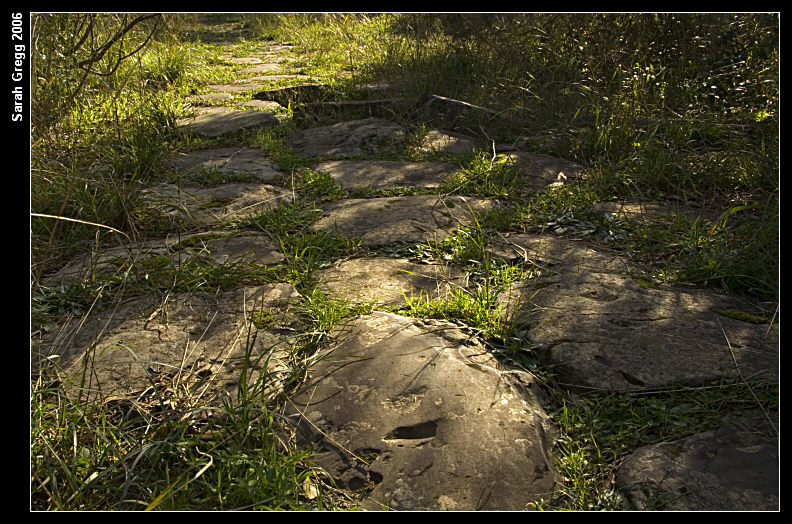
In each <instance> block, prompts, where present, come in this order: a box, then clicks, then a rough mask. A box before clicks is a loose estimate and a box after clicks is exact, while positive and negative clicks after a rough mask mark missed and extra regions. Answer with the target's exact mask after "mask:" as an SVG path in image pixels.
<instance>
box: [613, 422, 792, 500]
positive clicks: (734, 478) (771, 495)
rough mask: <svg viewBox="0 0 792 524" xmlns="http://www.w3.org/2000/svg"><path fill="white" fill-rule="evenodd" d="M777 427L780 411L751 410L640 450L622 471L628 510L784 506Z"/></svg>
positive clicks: (621, 487) (620, 480) (620, 484)
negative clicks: (716, 425)
mask: <svg viewBox="0 0 792 524" xmlns="http://www.w3.org/2000/svg"><path fill="white" fill-rule="evenodd" d="M773 419H776V420H775V421H773ZM771 422H772V424H771ZM773 426H775V428H774V427H773ZM777 427H778V424H777V413H776V414H774V415H773V416H771V418H770V420H768V418H767V417H766V416H765V414H764V413H761V412H759V413H757V412H751V411H745V412H739V413H733V414H730V415H728V416H727V417H726V418H725V420H724V424H723V426H721V427H720V428H718V429H716V430H713V431H707V432H705V433H699V434H697V435H693V436H691V437H688V438H684V439H681V440H678V441H674V442H663V443H660V444H654V445H651V446H645V447H642V448H640V449H638V450H636V451H635V452H633V453H631V454H630V455H628V456H627V458H626V459H625V460H624V462H623V463H622V465H621V466H620V468H619V470H618V472H617V474H616V486H617V487H618V488H619V490H620V491H621V493H622V494H623V495H624V498H625V503H624V509H626V510H630V511H779V510H780V509H781V507H780V503H781V501H780V485H779V462H778V459H779V456H778V452H779V447H778V433H777V431H776V429H777Z"/></svg>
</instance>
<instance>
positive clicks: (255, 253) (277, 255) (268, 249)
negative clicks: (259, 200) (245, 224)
mask: <svg viewBox="0 0 792 524" xmlns="http://www.w3.org/2000/svg"><path fill="white" fill-rule="evenodd" d="M174 247H179V248H181V247H186V248H189V249H190V251H191V252H192V253H193V254H194V256H198V257H206V258H208V259H209V260H211V261H212V262H214V263H215V264H226V263H230V262H236V261H240V260H244V261H246V262H250V263H254V264H261V265H271V264H278V263H280V262H282V261H283V259H284V256H283V253H281V252H280V251H279V250H278V249H276V247H275V245H274V244H273V243H272V241H271V240H270V239H269V237H268V236H267V235H265V234H263V233H255V232H242V233H229V232H222V231H217V232H214V231H213V232H210V233H196V234H193V235H187V236H184V237H182V238H181V239H180V241H179V242H178V244H176V245H175V246H174Z"/></svg>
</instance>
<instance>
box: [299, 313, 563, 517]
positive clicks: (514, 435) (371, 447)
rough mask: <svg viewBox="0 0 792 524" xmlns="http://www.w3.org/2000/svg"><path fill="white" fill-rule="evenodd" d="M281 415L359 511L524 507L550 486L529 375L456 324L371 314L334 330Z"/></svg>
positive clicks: (549, 434)
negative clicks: (328, 348)
mask: <svg viewBox="0 0 792 524" xmlns="http://www.w3.org/2000/svg"><path fill="white" fill-rule="evenodd" d="M331 335H332V337H333V340H334V341H335V342H334V345H333V348H334V349H333V350H332V352H331V353H329V354H328V355H326V356H325V357H324V358H322V359H321V360H320V361H319V362H317V363H316V364H314V365H313V366H312V367H311V369H310V371H309V372H310V377H311V378H310V380H309V382H308V383H307V384H306V386H305V387H304V388H303V389H302V391H301V392H300V393H299V394H298V395H296V396H295V397H294V398H293V399H292V401H291V405H290V407H289V408H288V414H290V415H291V416H292V417H293V418H294V419H295V420H296V421H297V422H296V424H297V426H298V428H299V430H300V431H299V433H300V435H301V436H302V438H303V439H304V440H305V441H310V442H314V443H316V444H317V446H318V447H319V448H320V449H321V450H322V451H323V453H322V454H321V455H320V456H319V457H318V461H319V464H320V465H321V466H323V467H324V468H325V469H326V470H327V471H328V472H329V473H330V474H331V475H332V476H333V477H334V478H335V479H336V480H337V482H338V483H339V484H340V486H341V487H343V488H346V489H350V490H353V491H358V492H359V493H361V496H362V497H363V501H362V503H361V505H362V507H363V508H364V509H370V510H380V509H383V508H384V507H388V508H391V509H395V510H440V509H446V510H474V509H485V510H524V509H526V508H527V505H528V504H529V503H530V502H533V501H536V500H538V499H539V498H540V497H545V498H547V497H548V496H549V494H550V493H551V491H552V490H553V486H554V483H555V479H554V468H553V459H552V457H551V455H550V450H551V449H552V446H553V443H554V438H555V437H554V431H553V429H552V427H551V425H550V424H549V423H548V419H547V417H546V415H545V413H544V411H543V410H542V408H541V406H540V404H539V401H538V398H537V395H538V386H537V383H536V382H535V381H534V379H533V377H532V376H530V375H529V374H527V373H524V372H518V371H515V370H510V369H505V368H503V367H502V366H501V365H500V364H499V363H498V362H496V361H495V359H494V358H493V357H492V355H490V354H489V353H488V352H487V351H486V349H485V348H484V347H483V346H482V345H481V344H480V343H479V342H477V340H476V339H474V338H471V337H470V336H469V335H467V334H466V333H464V332H462V331H460V330H459V329H457V328H456V327H455V326H454V325H453V324H451V323H448V322H442V321H421V320H418V319H414V318H406V317H400V316H397V315H394V314H391V313H384V312H378V313H373V314H371V315H367V316H364V317H360V318H359V319H357V320H355V321H354V322H353V323H351V324H350V325H349V326H347V327H346V328H344V329H339V330H335V331H334V332H333V333H332V334H331Z"/></svg>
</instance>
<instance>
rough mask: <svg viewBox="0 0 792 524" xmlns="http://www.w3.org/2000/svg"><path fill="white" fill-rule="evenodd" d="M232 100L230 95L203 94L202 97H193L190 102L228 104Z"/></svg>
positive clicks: (232, 96) (232, 97)
mask: <svg viewBox="0 0 792 524" xmlns="http://www.w3.org/2000/svg"><path fill="white" fill-rule="evenodd" d="M233 99H234V95H232V94H231V93H205V94H203V95H193V96H191V97H190V101H191V102H194V103H199V104H200V103H215V104H219V103H221V102H230V101H231V100H233Z"/></svg>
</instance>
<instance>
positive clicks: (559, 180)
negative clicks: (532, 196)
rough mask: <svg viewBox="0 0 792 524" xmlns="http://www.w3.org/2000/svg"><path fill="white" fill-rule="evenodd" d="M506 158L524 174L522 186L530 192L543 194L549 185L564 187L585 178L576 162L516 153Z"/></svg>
mask: <svg viewBox="0 0 792 524" xmlns="http://www.w3.org/2000/svg"><path fill="white" fill-rule="evenodd" d="M506 156H507V157H508V158H509V160H510V161H511V162H513V163H514V165H515V166H516V168H517V169H518V170H519V171H520V172H521V173H522V177H521V184H522V186H523V187H524V189H525V190H527V191H530V192H535V193H536V192H541V191H543V190H544V189H545V188H547V186H549V185H553V184H555V185H562V184H565V183H567V182H572V181H573V180H575V179H579V178H581V177H582V176H583V174H584V173H583V168H582V167H581V166H579V165H577V164H575V163H574V162H570V161H568V160H565V159H563V158H558V157H555V156H552V155H545V154H542V153H532V152H527V151H515V152H512V153H507V154H506Z"/></svg>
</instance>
